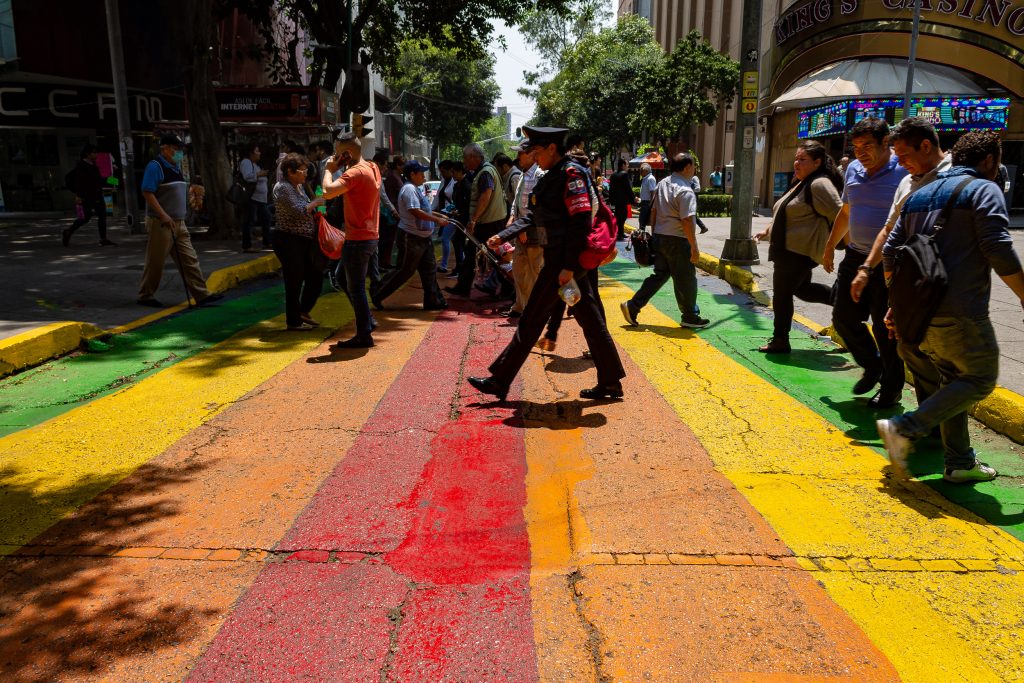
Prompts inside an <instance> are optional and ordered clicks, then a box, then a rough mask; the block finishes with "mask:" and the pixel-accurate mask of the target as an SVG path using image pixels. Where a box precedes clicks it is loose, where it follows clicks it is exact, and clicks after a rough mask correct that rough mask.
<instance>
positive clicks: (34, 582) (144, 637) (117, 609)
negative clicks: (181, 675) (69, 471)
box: [0, 463, 215, 683]
mask: <svg viewBox="0 0 1024 683" xmlns="http://www.w3.org/2000/svg"><path fill="white" fill-rule="evenodd" d="M209 465H210V464H209V463H192V464H188V465H184V466H182V465H176V466H174V467H163V466H161V465H156V464H146V465H143V466H142V467H140V468H139V469H137V470H136V471H135V472H134V473H133V474H132V475H130V476H129V477H128V478H127V479H125V480H123V481H121V482H120V483H114V482H115V480H116V479H117V475H97V476H87V477H83V478H81V479H79V480H78V481H76V482H74V483H72V484H69V485H67V486H65V487H62V488H59V489H50V490H46V491H45V492H40V491H41V489H40V488H39V487H38V486H35V485H32V473H30V472H21V471H16V470H14V469H13V468H11V467H7V468H5V469H3V470H0V491H2V512H3V518H2V521H0V524H2V526H0V536H2V539H3V542H5V543H9V542H10V540H11V539H18V540H17V542H20V539H19V536H20V535H21V534H24V533H25V531H24V529H23V528H21V525H20V524H19V521H20V520H24V519H31V518H30V517H25V516H23V515H18V514H17V513H16V511H18V510H22V511H24V512H25V513H26V514H28V515H33V514H35V515H37V516H38V515H39V513H40V512H47V511H48V512H49V513H50V514H53V511H54V510H58V511H59V510H61V509H68V510H73V509H74V507H75V506H76V505H78V504H80V501H83V500H88V501H89V502H87V503H85V504H84V505H82V507H81V508H79V509H78V510H77V511H76V512H73V513H72V514H71V515H70V516H69V517H66V518H65V519H64V520H63V521H61V522H59V523H58V524H56V525H54V526H53V527H51V528H50V529H48V530H46V531H45V532H44V533H42V534H40V535H38V536H36V537H35V538H33V539H29V541H28V545H27V546H26V547H24V548H22V551H21V552H26V553H28V554H29V556H7V557H3V558H0V567H2V573H0V614H2V615H3V620H2V625H0V678H2V679H3V680H5V681H12V682H15V683H21V682H23V681H24V682H28V681H44V680H58V679H59V680H67V679H82V678H87V677H88V678H93V677H97V676H102V675H103V673H104V672H107V671H109V670H110V668H111V667H112V666H115V665H116V664H117V663H118V661H119V660H120V659H123V658H131V657H134V656H138V655H146V654H151V653H153V652H157V651H160V650H165V651H168V652H174V651H175V650H177V648H179V647H181V646H182V645H183V644H185V643H188V642H189V641H191V640H194V639H196V638H198V637H201V636H202V635H203V634H204V633H205V630H206V628H207V626H206V623H208V620H209V618H210V617H211V616H213V615H214V614H215V612H214V611H212V610H207V609H197V608H195V607H194V606H191V605H184V604H178V603H176V602H174V601H173V600H172V599H169V598H168V596H167V595H166V594H164V593H162V592H161V591H160V588H159V586H157V585H152V584H149V583H148V582H147V581H146V577H145V575H144V574H141V573H140V570H141V569H142V568H141V567H139V566H138V565H136V564H134V563H135V562H137V561H135V560H130V559H118V558H113V557H109V556H105V555H109V553H110V552H111V551H112V549H111V548H108V547H103V544H104V542H109V539H110V538H117V539H118V541H117V542H118V544H119V545H120V546H122V547H141V546H145V545H147V543H148V542H150V538H149V537H150V534H149V533H148V532H147V531H146V529H147V527H149V526H150V525H151V523H153V522H156V521H157V520H161V519H164V518H166V517H169V516H173V515H175V514H178V513H179V512H180V504H179V503H178V502H177V501H176V500H174V499H173V498H171V497H170V496H165V495H160V494H163V493H165V492H168V491H169V490H173V488H174V487H176V486H179V485H181V484H182V483H184V482H187V481H190V480H193V479H197V478H200V477H202V476H203V473H204V472H205V470H206V469H207V468H208V467H209ZM111 485H112V486H111ZM108 487H109V488H108ZM104 489H106V490H105V491H104ZM101 491H102V492H101ZM97 493H99V495H97ZM94 496H95V497H94ZM90 498H92V500H89V499H90ZM139 501H147V502H139ZM39 555H42V556H39Z"/></svg>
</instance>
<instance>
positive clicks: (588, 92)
mask: <svg viewBox="0 0 1024 683" xmlns="http://www.w3.org/2000/svg"><path fill="white" fill-rule="evenodd" d="M663 62H664V54H663V51H662V49H661V46H660V45H659V44H658V43H657V42H656V41H655V40H654V32H653V30H652V29H651V26H650V24H648V23H647V21H646V20H644V19H643V18H641V17H638V16H636V15H632V14H630V15H626V16H624V17H622V18H621V19H620V20H619V21H618V23H617V24H616V25H615V26H614V27H611V28H604V29H602V30H601V31H600V32H598V33H596V34H591V35H588V36H585V37H584V38H583V39H582V40H581V41H580V42H579V44H578V45H576V46H575V47H574V48H572V49H571V50H567V51H566V52H565V53H564V54H563V56H562V68H561V69H560V70H559V72H558V73H557V74H556V75H555V76H554V78H552V79H551V80H550V81H549V82H547V83H545V84H543V85H541V87H540V92H539V97H538V99H537V106H536V109H535V111H534V117H533V121H534V122H535V123H538V124H548V125H565V126H567V127H569V128H572V129H573V131H574V132H578V133H579V134H580V135H582V136H583V137H584V138H585V139H586V140H587V141H588V142H589V143H590V144H591V146H592V147H594V148H595V149H597V150H598V151H601V152H602V153H610V152H614V151H615V150H617V149H619V148H620V147H621V146H623V145H628V144H629V143H630V142H631V141H632V140H633V139H634V138H636V137H639V135H640V134H641V133H642V132H643V131H642V128H640V127H638V126H637V125H634V123H633V119H632V115H633V113H634V111H635V110H637V109H638V108H642V107H645V106H648V103H649V102H650V101H651V99H652V98H655V97H658V96H659V93H657V92H651V91H649V90H646V89H645V88H644V87H642V85H641V81H640V79H639V78H638V76H639V74H641V73H644V72H650V71H660V69H661V68H662V64H663Z"/></svg>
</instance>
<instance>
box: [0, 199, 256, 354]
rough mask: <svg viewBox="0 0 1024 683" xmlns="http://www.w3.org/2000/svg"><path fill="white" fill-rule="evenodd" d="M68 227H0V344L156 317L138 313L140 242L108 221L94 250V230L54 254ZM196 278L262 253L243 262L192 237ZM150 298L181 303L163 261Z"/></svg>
mask: <svg viewBox="0 0 1024 683" xmlns="http://www.w3.org/2000/svg"><path fill="white" fill-rule="evenodd" d="M70 224H71V220H70V219H64V220H54V219H45V220H36V221H23V222H22V221H18V222H3V223H0V286H2V287H3V290H4V291H5V292H7V295H6V296H4V297H2V298H0V340H2V339H6V338H9V337H12V336H14V335H17V334H20V333H22V332H26V331H29V330H32V329H35V328H38V327H40V326H43V325H46V324H48V323H52V322H57V321H65V320H70V321H76V322H84V323H91V324H92V325H95V326H97V327H100V328H103V329H109V328H111V327H116V326H119V325H124V324H127V323H130V322H132V321H134V320H136V319H138V318H142V317H143V316H146V315H149V314H152V313H153V312H154V311H155V310H156V309H153V308H147V307H145V306H139V305H138V304H136V303H135V301H136V299H137V298H138V288H139V280H140V279H141V277H142V266H143V260H144V252H145V246H146V235H145V234H142V235H131V234H129V233H128V228H127V226H126V224H125V223H124V222H123V221H121V220H113V221H111V222H110V224H109V225H108V231H107V232H108V239H110V240H112V241H113V242H115V243H116V244H117V246H113V247H101V246H99V237H98V235H97V231H96V224H95V222H91V223H89V224H87V225H85V226H84V227H82V228H81V229H80V230H78V232H76V233H75V235H74V237H73V238H72V240H71V245H70V246H69V247H67V248H65V247H63V246H61V241H60V233H61V230H63V229H64V228H66V227H67V226H68V225H70ZM193 244H194V246H195V248H196V251H197V252H198V254H199V262H200V264H201V266H202V269H203V274H204V275H205V276H206V277H207V278H209V277H210V275H211V274H212V273H213V272H214V271H216V270H219V269H222V268H226V267H229V266H236V265H238V264H242V263H246V262H248V261H252V260H254V259H258V258H260V257H263V256H266V255H267V253H254V254H244V253H242V252H241V245H240V243H239V241H238V239H237V238H235V239H231V240H216V241H207V240H204V239H202V235H196V236H194V241H193ZM156 296H157V298H158V299H159V300H160V301H162V302H163V303H164V304H167V305H168V306H172V305H174V304H178V303H180V302H182V301H184V300H185V288H184V285H183V284H182V282H181V276H180V275H179V274H178V271H177V268H175V266H174V263H173V262H172V261H171V259H169V258H168V259H167V263H166V264H165V268H164V277H163V281H162V282H161V285H160V289H159V291H158V292H157V295H156Z"/></svg>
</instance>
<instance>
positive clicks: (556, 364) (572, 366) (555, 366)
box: [544, 356, 594, 375]
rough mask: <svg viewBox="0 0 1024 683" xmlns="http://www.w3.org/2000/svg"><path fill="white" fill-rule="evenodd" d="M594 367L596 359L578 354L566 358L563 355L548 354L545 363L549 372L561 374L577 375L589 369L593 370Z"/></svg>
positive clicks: (545, 367)
mask: <svg viewBox="0 0 1024 683" xmlns="http://www.w3.org/2000/svg"><path fill="white" fill-rule="evenodd" d="M593 367H594V361H592V360H590V359H589V358H582V357H580V356H576V357H575V358H565V357H563V356H548V361H547V362H546V363H545V364H544V369H545V370H546V371H548V372H554V373H556V374H559V375H575V374H578V373H581V372H586V371H587V370H592V369H593Z"/></svg>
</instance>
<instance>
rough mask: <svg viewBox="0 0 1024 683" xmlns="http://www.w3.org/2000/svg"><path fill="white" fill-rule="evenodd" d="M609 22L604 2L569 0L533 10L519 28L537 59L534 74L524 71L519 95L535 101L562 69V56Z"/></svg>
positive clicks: (608, 14)
mask: <svg viewBox="0 0 1024 683" xmlns="http://www.w3.org/2000/svg"><path fill="white" fill-rule="evenodd" d="M610 18H611V12H610V11H609V8H608V2H607V0H569V1H568V2H566V3H565V5H564V6H563V7H556V8H543V7H541V8H533V9H530V10H528V11H527V12H526V16H525V18H524V19H523V21H522V22H521V23H520V24H519V27H520V30H521V32H522V35H523V40H525V41H526V43H527V44H528V45H529V46H530V47H532V48H533V49H534V51H535V52H536V53H537V54H538V55H539V56H540V63H539V64H538V65H537V67H538V68H537V69H535V70H527V71H523V80H524V81H525V83H526V87H523V88H520V89H519V93H520V94H522V95H524V96H526V97H530V98H531V99H537V97H538V95H539V94H540V92H539V86H540V85H541V83H542V82H543V79H544V78H545V77H550V76H551V75H553V74H557V73H558V72H559V71H561V70H562V68H563V67H564V66H565V56H566V55H568V54H569V53H571V52H572V51H573V50H574V49H575V48H576V46H577V45H578V44H579V43H580V41H582V40H583V39H584V38H586V37H587V36H590V35H593V34H594V33H596V32H597V31H598V29H600V27H601V26H602V25H603V24H605V23H606V22H607V21H608V20H609V19H610Z"/></svg>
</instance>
